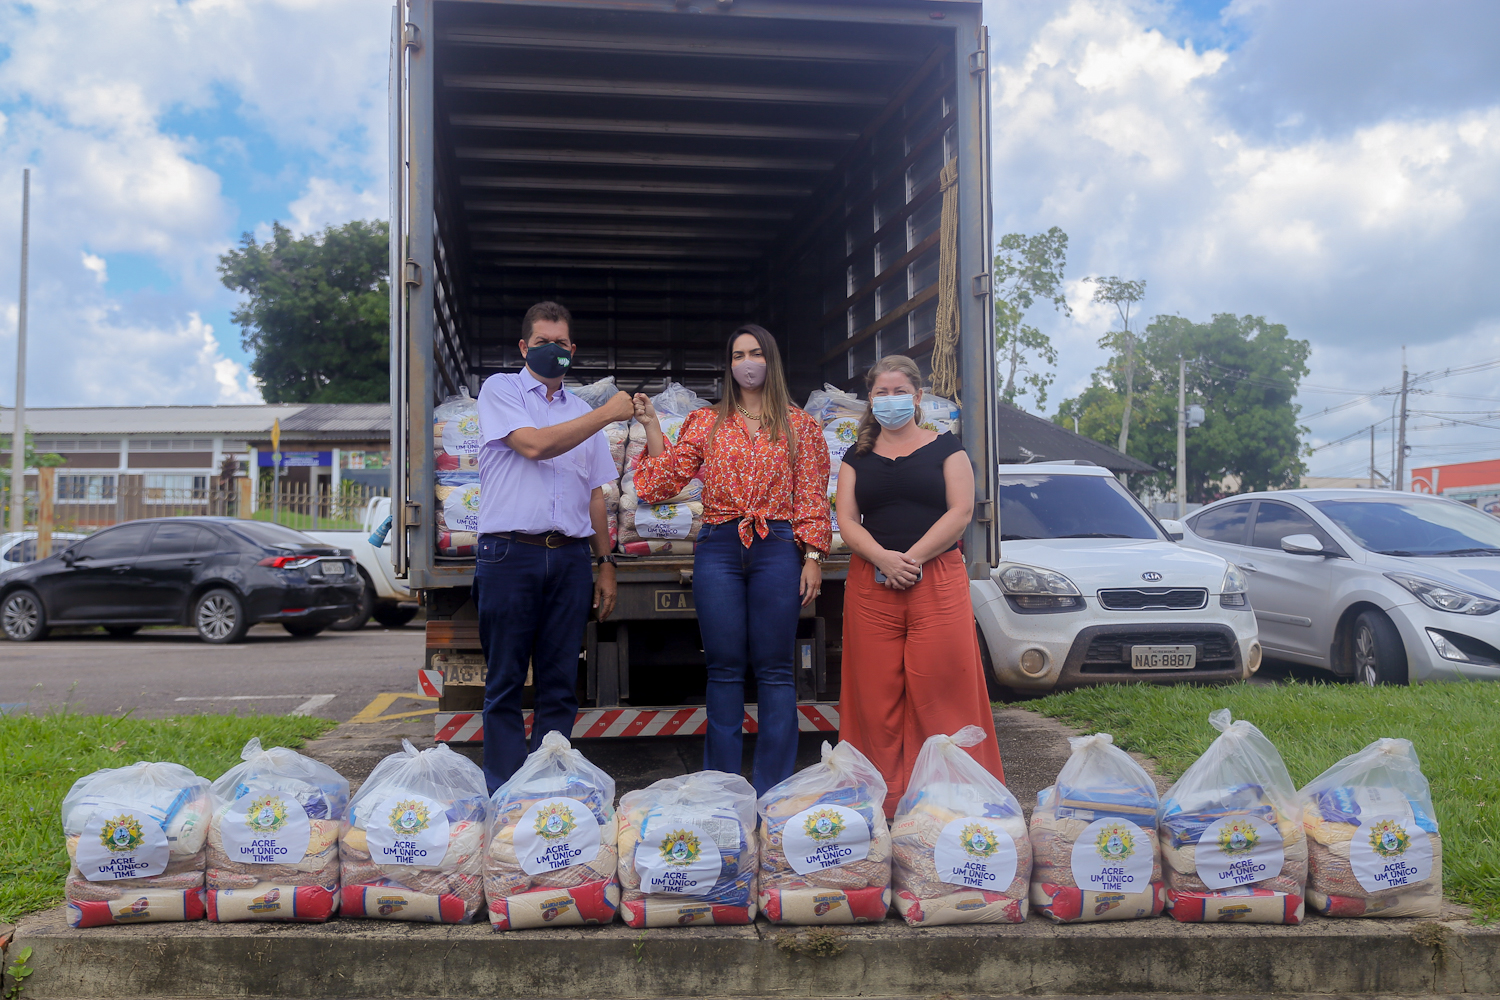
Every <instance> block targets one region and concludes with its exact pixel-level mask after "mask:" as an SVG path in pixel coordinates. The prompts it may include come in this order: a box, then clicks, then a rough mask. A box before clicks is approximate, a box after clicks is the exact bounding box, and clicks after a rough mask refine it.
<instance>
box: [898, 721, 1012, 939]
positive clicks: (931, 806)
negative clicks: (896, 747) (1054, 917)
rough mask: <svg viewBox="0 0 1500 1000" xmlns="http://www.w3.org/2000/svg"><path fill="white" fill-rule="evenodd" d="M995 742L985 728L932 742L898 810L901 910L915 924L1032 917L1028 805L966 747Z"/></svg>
mask: <svg viewBox="0 0 1500 1000" xmlns="http://www.w3.org/2000/svg"><path fill="white" fill-rule="evenodd" d="M988 738H989V737H987V736H986V735H985V732H984V730H982V729H980V728H979V727H978V726H965V727H964V728H962V729H960V730H959V731H958V732H957V733H955V734H954V735H952V736H943V735H937V736H930V737H928V739H927V742H926V743H924V744H922V752H921V753H919V754H918V755H917V762H916V764H915V765H914V766H913V767H912V772H911V781H910V782H909V783H908V784H907V786H906V794H904V795H902V796H901V801H900V802H899V803H898V804H897V806H896V819H895V822H894V823H893V824H892V826H891V850H892V854H893V856H894V858H895V862H896V864H895V882H896V910H897V912H899V913H900V914H901V916H902V918H903V919H905V920H906V922H907V923H908V924H910V925H911V926H913V927H918V926H936V925H938V924H1016V923H1020V922H1021V921H1023V920H1025V919H1026V909H1027V904H1026V898H1027V896H1026V885H1027V879H1028V878H1029V877H1030V875H1031V843H1030V841H1029V840H1028V839H1027V836H1026V819H1025V817H1024V815H1023V814H1022V812H1021V804H1020V803H1019V802H1017V801H1016V797H1015V796H1014V795H1012V794H1011V793H1010V789H1008V788H1006V787H1005V785H1004V784H1002V783H1001V781H1000V779H999V778H996V777H995V776H994V775H993V774H991V773H990V772H988V771H986V770H985V769H984V768H983V767H981V766H980V764H979V762H978V761H976V760H975V759H974V758H973V757H971V756H969V753H968V751H967V750H966V749H965V748H966V747H972V746H977V745H978V744H979V742H980V741H981V740H985V739H988Z"/></svg>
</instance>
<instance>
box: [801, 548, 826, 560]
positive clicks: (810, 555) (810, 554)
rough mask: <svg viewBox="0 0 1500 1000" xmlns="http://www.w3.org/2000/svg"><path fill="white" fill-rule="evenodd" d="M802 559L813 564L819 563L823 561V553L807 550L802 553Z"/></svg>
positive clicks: (811, 549)
mask: <svg viewBox="0 0 1500 1000" xmlns="http://www.w3.org/2000/svg"><path fill="white" fill-rule="evenodd" d="M802 558H803V559H811V560H812V561H813V562H815V563H821V562H822V561H823V553H821V552H819V551H818V550H817V549H813V548H809V549H808V550H807V551H806V552H804V553H802Z"/></svg>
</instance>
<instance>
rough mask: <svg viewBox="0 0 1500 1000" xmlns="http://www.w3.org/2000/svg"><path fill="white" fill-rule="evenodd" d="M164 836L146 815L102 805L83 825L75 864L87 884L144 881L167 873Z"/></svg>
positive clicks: (124, 807)
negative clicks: (139, 879) (87, 881)
mask: <svg viewBox="0 0 1500 1000" xmlns="http://www.w3.org/2000/svg"><path fill="white" fill-rule="evenodd" d="M171 853H172V849H171V847H170V846H168V844H167V832H166V831H165V830H163V829H162V828H161V824H160V823H159V822H157V821H156V820H154V819H152V818H151V816H150V815H148V814H147V813H146V812H144V811H142V810H138V809H133V808H131V807H130V806H124V805H116V804H114V803H110V802H101V803H99V807H98V808H97V809H96V810H94V812H93V814H92V815H90V816H89V819H88V822H87V823H85V824H83V834H82V836H80V837H79V838H78V848H77V850H76V851H75V853H74V862H75V863H76V864H77V865H78V870H79V871H80V872H82V873H83V877H84V878H86V879H88V880H89V881H90V882H113V881H115V880H116V879H122V878H146V877H148V876H151V875H160V874H161V873H162V872H164V871H166V870H167V860H168V859H169V858H170V856H171Z"/></svg>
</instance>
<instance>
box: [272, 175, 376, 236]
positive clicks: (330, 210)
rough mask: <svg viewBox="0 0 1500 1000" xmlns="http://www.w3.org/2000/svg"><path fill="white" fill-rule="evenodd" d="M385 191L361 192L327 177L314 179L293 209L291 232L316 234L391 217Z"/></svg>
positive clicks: (292, 204)
mask: <svg viewBox="0 0 1500 1000" xmlns="http://www.w3.org/2000/svg"><path fill="white" fill-rule="evenodd" d="M388 197H389V195H388V193H387V191H386V190H385V189H384V188H381V189H380V190H378V191H376V190H372V189H370V188H367V187H366V188H358V187H354V186H352V185H349V184H344V183H341V182H339V181H334V180H329V179H327V178H324V177H313V178H311V179H310V180H309V181H308V183H307V189H306V190H305V191H304V192H303V194H302V196H301V197H300V198H298V199H296V200H295V201H293V202H292V203H291V205H290V208H291V213H292V225H291V228H292V230H293V231H294V232H297V233H313V232H317V231H319V230H321V229H323V227H325V226H328V225H330V224H333V225H337V224H339V223H343V222H348V221H349V220H350V219H379V218H384V217H385V216H386V215H387V214H388V213H389V209H388V208H387V198H388Z"/></svg>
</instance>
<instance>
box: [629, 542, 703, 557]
mask: <svg viewBox="0 0 1500 1000" xmlns="http://www.w3.org/2000/svg"><path fill="white" fill-rule="evenodd" d="M696 545H697V543H696V542H668V541H663V540H662V539H659V538H643V539H641V540H640V541H638V542H621V543H620V551H621V552H623V553H625V554H626V555H627V556H690V555H692V554H693V550H694V548H695V547H696Z"/></svg>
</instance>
